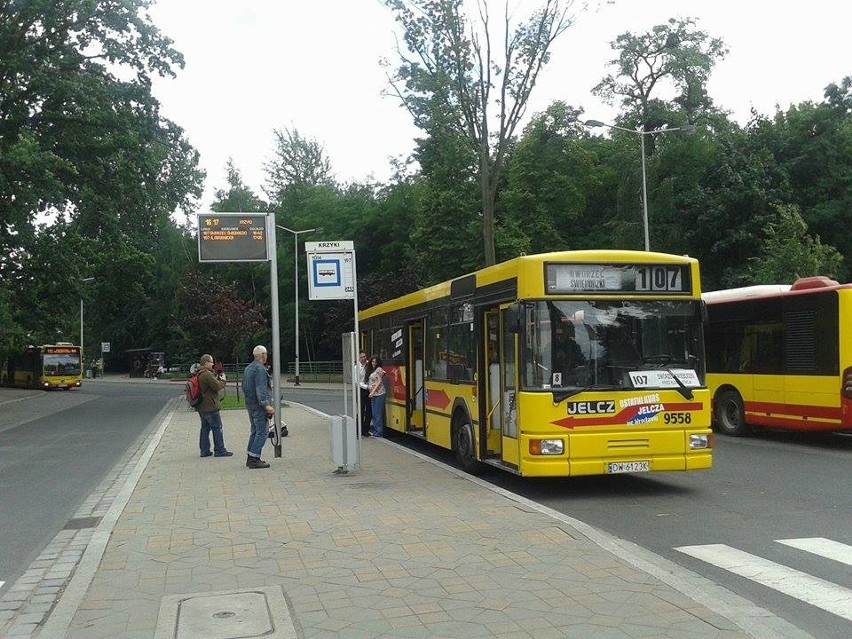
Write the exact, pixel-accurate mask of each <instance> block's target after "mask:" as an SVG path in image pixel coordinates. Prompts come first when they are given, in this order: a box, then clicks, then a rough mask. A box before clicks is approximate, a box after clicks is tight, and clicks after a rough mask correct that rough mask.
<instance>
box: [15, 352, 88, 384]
mask: <svg viewBox="0 0 852 639" xmlns="http://www.w3.org/2000/svg"><path fill="white" fill-rule="evenodd" d="M82 373H83V369H82V366H81V362H80V347H79V346H74V345H73V344H71V343H65V342H60V343H58V344H47V345H44V346H29V347H27V348H26V349H24V351H23V352H22V353H20V354H18V355H15V356H13V357H10V358H9V359H7V360H6V366H5V368H4V369H3V385H4V386H17V387H20V388H44V389H52V388H61V389H65V390H68V389H69V388H79V387H80V386H81V385H82V383H83V374H82Z"/></svg>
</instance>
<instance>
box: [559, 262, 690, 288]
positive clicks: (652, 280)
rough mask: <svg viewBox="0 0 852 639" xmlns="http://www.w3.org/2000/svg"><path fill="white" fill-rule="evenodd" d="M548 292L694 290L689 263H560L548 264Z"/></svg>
mask: <svg viewBox="0 0 852 639" xmlns="http://www.w3.org/2000/svg"><path fill="white" fill-rule="evenodd" d="M545 287H546V288H545V292H546V293H547V294H548V295H558V294H565V293H608V292H614V293H675V294H683V295H689V294H691V293H692V281H691V277H690V271H689V265H688V264H564V263H563V264H558V263H549V264H546V265H545Z"/></svg>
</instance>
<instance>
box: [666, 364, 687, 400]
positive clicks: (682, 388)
mask: <svg viewBox="0 0 852 639" xmlns="http://www.w3.org/2000/svg"><path fill="white" fill-rule="evenodd" d="M663 370H665V371H666V372H668V374H669V375H671V376H672V377H673V378H674V381H675V382H676V383H677V386H678V388H677V392H678V393H680V394H681V395H683V398H684V399H692V397H693V395H692V389H691V388H688V387H687V386H685V385H684V383H683V382H682V381H680V380H679V379H678V377H677V375H675V374H674V371H673V370H672V369H670V368H665V369H663Z"/></svg>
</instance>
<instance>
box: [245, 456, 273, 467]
mask: <svg viewBox="0 0 852 639" xmlns="http://www.w3.org/2000/svg"><path fill="white" fill-rule="evenodd" d="M246 466H247V467H249V468H269V464H268V463H266V462H265V461H263V460H262V459H261V458H260V457H252V458H251V459H250V460H249V461H247V462H246Z"/></svg>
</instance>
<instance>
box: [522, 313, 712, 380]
mask: <svg viewBox="0 0 852 639" xmlns="http://www.w3.org/2000/svg"><path fill="white" fill-rule="evenodd" d="M523 326H524V329H523V333H522V349H521V361H522V363H523V364H522V366H521V368H520V371H521V385H522V387H523V388H524V389H526V390H552V389H565V390H570V389H585V388H595V389H599V388H671V387H679V386H683V385H685V386H689V387H695V386H703V385H704V347H703V338H702V333H701V331H702V323H701V314H700V308H699V303H698V302H697V301H659V300H655V301H643V300H636V301H624V300H618V301H597V300H596V301H574V300H570V301H568V300H560V301H535V302H527V303H526V304H524V322H523Z"/></svg>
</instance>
